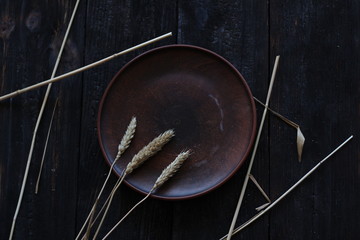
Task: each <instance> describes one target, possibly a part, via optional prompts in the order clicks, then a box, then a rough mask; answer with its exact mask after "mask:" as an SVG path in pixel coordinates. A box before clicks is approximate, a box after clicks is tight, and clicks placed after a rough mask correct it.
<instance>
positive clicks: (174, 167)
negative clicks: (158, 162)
mask: <svg viewBox="0 0 360 240" xmlns="http://www.w3.org/2000/svg"><path fill="white" fill-rule="evenodd" d="M189 156H190V150H188V151H186V152H181V153H180V154H179V155H178V156H177V157H176V158H175V160H174V161H173V162H172V163H170V164H169V165H168V166H167V167H166V168H165V169H164V170H163V171H162V173H161V175H160V176H159V177H158V179H157V180H156V182H155V184H154V186H153V188H152V191H155V190H156V189H158V188H159V187H161V186H162V185H163V184H164V183H165V182H166V181H167V180H169V178H171V177H172V176H173V175H174V174H175V173H176V172H177V171H178V170H179V168H180V167H181V165H182V164H183V162H184V161H185V160H186V159H187V158H188V157H189Z"/></svg>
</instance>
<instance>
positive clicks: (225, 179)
mask: <svg viewBox="0 0 360 240" xmlns="http://www.w3.org/2000/svg"><path fill="white" fill-rule="evenodd" d="M168 48H189V49H196V50H200V51H203V52H206V53H208V54H211V55H213V56H215V57H216V58H219V59H220V60H221V61H223V62H224V63H225V64H226V65H228V66H229V67H230V68H231V69H232V70H233V71H234V72H235V73H236V74H237V75H238V76H239V78H240V79H239V80H240V81H241V82H242V84H243V85H244V87H245V91H246V93H247V94H248V96H249V98H250V103H251V108H252V117H253V126H252V130H251V138H250V140H249V142H250V144H249V145H248V146H247V149H246V151H245V154H244V156H243V158H242V159H243V161H239V163H238V165H237V166H236V167H234V168H233V169H232V171H231V172H230V173H229V174H228V175H227V176H226V177H225V178H224V179H223V180H222V181H220V182H218V183H216V184H214V185H213V186H211V187H209V188H207V189H206V190H204V191H202V192H198V193H195V194H190V195H184V196H175V197H171V196H168V197H166V196H159V195H156V193H152V194H151V195H150V197H152V198H156V199H162V200H185V199H192V198H196V197H200V196H203V195H205V194H207V193H209V192H211V191H213V190H215V189H218V188H219V187H220V186H222V185H223V184H224V183H226V182H227V181H228V180H229V179H230V178H231V177H232V176H233V175H234V174H235V173H236V172H237V171H238V170H239V169H240V168H241V166H242V165H243V164H244V163H245V162H246V160H247V158H248V157H249V153H250V151H251V149H252V147H253V145H254V141H255V136H256V125H257V124H256V123H257V115H256V106H255V101H254V98H253V95H252V92H251V90H250V87H249V85H248V84H247V82H246V81H245V78H244V77H243V76H242V74H241V73H240V72H239V71H238V70H237V69H236V68H235V66H234V65H233V64H231V63H230V62H229V61H228V60H226V59H225V58H224V57H222V56H220V55H219V54H217V53H215V52H213V51H211V50H209V49H206V48H203V47H199V46H195V45H189V44H169V45H165V46H161V47H156V48H153V49H150V50H148V51H146V52H144V53H141V54H139V55H138V56H136V57H134V58H133V59H131V60H130V61H129V62H127V63H126V64H125V65H123V66H122V67H121V68H120V70H119V71H118V72H117V73H116V74H115V75H114V76H113V78H112V79H111V81H110V82H109V83H108V85H107V87H106V89H105V91H104V93H103V95H102V97H101V100H100V103H99V107H98V113H97V121H96V127H97V137H98V142H99V145H100V149H101V152H102V155H103V158H104V159H105V161H106V163H107V164H108V165H109V167H111V165H112V162H110V160H109V159H108V157H107V153H106V151H105V148H104V144H103V141H102V139H101V130H100V122H101V113H102V110H103V105H104V102H105V99H106V97H107V95H108V92H109V91H110V89H111V87H112V86H113V84H114V82H115V81H116V79H117V78H118V76H119V75H120V74H121V73H122V72H123V71H124V70H125V69H126V68H127V67H128V66H129V65H131V64H133V63H134V62H136V61H138V60H139V59H141V58H142V57H144V56H146V55H149V54H152V53H153V52H156V51H159V50H163V49H168ZM112 172H114V173H115V174H116V175H117V176H118V177H121V173H118V172H117V171H116V170H115V168H113V169H112ZM124 182H125V184H126V185H127V186H129V187H130V188H131V189H134V190H135V191H136V192H139V193H141V194H144V195H146V194H148V192H146V191H143V190H140V189H138V188H136V187H135V186H133V185H132V184H131V183H130V182H128V181H127V179H126V178H125V179H124Z"/></svg>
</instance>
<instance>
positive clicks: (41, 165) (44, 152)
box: [35, 98, 59, 194]
mask: <svg viewBox="0 0 360 240" xmlns="http://www.w3.org/2000/svg"><path fill="white" fill-rule="evenodd" d="M58 100H59V99H58V98H57V99H56V102H55V106H54V109H53V112H52V115H51V120H50V125H49V129H48V133H47V136H46V141H45V146H44V151H43V155H42V158H41V164H40V169H39V174H38V177H37V180H36V185H35V194H38V192H39V183H40V178H41V172H42V169H43V165H44V160H45V155H46V150H47V146H48V143H49V138H50V133H51V126H52V122H53V120H54V115H55V110H56V106H57V103H58Z"/></svg>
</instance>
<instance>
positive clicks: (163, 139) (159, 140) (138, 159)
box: [93, 129, 175, 239]
mask: <svg viewBox="0 0 360 240" xmlns="http://www.w3.org/2000/svg"><path fill="white" fill-rule="evenodd" d="M174 136H175V132H174V130H172V129H170V130H167V131H165V132H164V133H162V134H160V135H159V136H158V137H156V138H154V139H153V140H152V141H151V142H150V143H149V144H147V145H146V146H145V147H143V148H142V149H141V150H140V151H139V152H138V153H137V154H135V156H134V157H133V158H132V160H131V161H130V162H129V163H128V165H127V166H126V168H125V170H124V174H123V176H122V179H121V181H120V182H118V183H116V184H115V186H114V188H113V190H112V191H111V194H110V200H109V202H108V203H107V206H106V209H105V212H104V215H103V216H102V218H101V221H100V223H99V226H98V227H97V229H96V232H95V234H94V237H93V239H95V238H96V237H97V235H98V234H99V231H100V228H101V226H102V224H103V222H104V220H105V217H106V215H107V213H108V210H109V208H110V205H111V202H112V199H113V197H114V195H115V193H116V191H117V189H118V188H119V187H120V184H121V183H122V180H123V179H124V178H125V176H127V175H128V174H130V173H132V172H133V171H134V170H135V169H136V168H138V167H139V166H140V165H142V164H143V163H144V162H145V161H146V160H147V159H149V158H150V157H152V156H153V155H154V154H156V153H157V152H159V151H160V150H161V149H162V148H163V146H164V145H165V144H166V143H168V142H169V141H170V140H171V138H172V137H174Z"/></svg>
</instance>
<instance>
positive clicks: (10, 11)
mask: <svg viewBox="0 0 360 240" xmlns="http://www.w3.org/2000/svg"><path fill="white" fill-rule="evenodd" d="M74 3H75V1H66V2H59V1H57V2H48V3H44V2H40V1H30V2H29V1H2V3H1V16H0V19H1V26H2V28H1V30H2V31H1V38H2V39H1V40H2V41H1V44H2V45H3V46H4V48H2V49H3V51H2V55H1V57H0V59H1V61H2V63H1V67H2V76H1V80H0V81H1V85H2V86H3V89H2V91H1V93H5V92H10V91H12V90H16V89H18V88H20V87H24V86H28V85H31V84H34V83H37V82H39V81H42V80H45V79H48V78H49V77H50V74H51V72H52V68H53V66H54V63H55V59H56V56H57V53H58V51H59V48H60V44H61V41H62V38H63V35H64V33H65V30H66V27H67V22H68V21H69V17H70V15H71V12H72V9H73V7H74ZM76 21H77V22H76V23H75V24H74V25H75V26H74V28H75V29H77V31H73V32H72V33H71V34H70V37H69V43H68V45H67V46H66V48H65V52H64V54H63V61H62V63H61V64H60V67H59V71H58V72H59V73H63V72H67V71H69V70H72V69H74V68H76V67H78V66H79V65H80V63H81V58H82V57H81V55H82V53H81V52H82V47H81V44H82V41H83V37H84V31H83V30H81V29H82V28H81V25H82V23H83V21H82V19H81V18H78V19H77V20H76ZM10 23H13V24H14V26H13V30H12V31H9V29H10V28H11V24H10ZM80 77H81V76H78V77H75V78H72V80H68V81H64V82H62V83H59V84H56V85H54V87H53V91H52V93H51V95H50V98H49V101H48V106H47V109H46V111H45V114H44V117H43V121H42V124H41V126H40V130H39V132H38V141H37V143H36V147H35V151H34V155H33V164H32V165H31V167H30V172H29V177H28V184H27V186H26V189H25V194H24V198H23V202H22V207H21V210H20V213H19V216H18V220H17V225H16V229H15V235H14V239H57V238H58V239H69V238H71V237H72V236H73V234H74V230H75V229H74V226H75V214H76V209H75V203H76V176H77V166H76V162H77V158H78V148H77V144H78V142H79V126H80V122H79V118H80V104H81V102H80V100H81V98H80V97H81V87H80V86H81V81H79V79H80ZM44 90H45V89H39V90H36V91H33V92H29V93H26V94H23V95H21V96H18V97H16V98H14V99H11V100H9V101H5V102H2V103H0V111H1V113H0V116H1V120H0V122H1V123H0V125H1V134H0V142H1V144H0V145H1V147H0V155H1V156H0V166H1V167H0V169H1V180H0V184H1V189H0V196H1V197H0V206H1V207H0V208H1V209H0V212H1V214H0V216H1V220H0V221H1V222H2V223H3V224H2V227H1V229H0V238H1V239H7V238H8V235H9V231H10V226H11V220H12V217H13V214H14V211H15V207H16V203H17V198H18V196H19V192H20V186H21V182H22V179H23V174H24V169H25V165H26V160H27V155H28V153H29V149H30V142H31V137H32V131H33V129H34V126H35V121H36V118H37V115H38V113H39V109H40V106H41V103H42V99H43V95H44ZM57 96H59V101H58V108H57V111H56V114H55V119H54V124H53V129H52V135H51V138H50V143H49V148H48V151H47V155H46V159H45V164H44V169H43V174H42V179H41V182H40V183H41V184H40V192H39V194H38V195H35V194H34V187H35V183H36V179H37V175H38V171H39V165H40V160H41V155H42V149H43V146H44V142H45V136H46V132H47V128H48V124H49V120H50V117H51V112H52V107H53V105H54V102H55V99H56V98H57Z"/></svg>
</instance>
